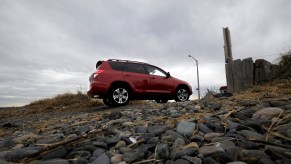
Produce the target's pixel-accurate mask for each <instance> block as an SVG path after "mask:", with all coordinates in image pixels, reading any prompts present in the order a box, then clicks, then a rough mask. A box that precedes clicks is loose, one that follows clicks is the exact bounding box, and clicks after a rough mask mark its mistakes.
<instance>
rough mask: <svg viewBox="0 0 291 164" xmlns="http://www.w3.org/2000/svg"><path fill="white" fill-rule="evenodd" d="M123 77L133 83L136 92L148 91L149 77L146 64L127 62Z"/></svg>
mask: <svg viewBox="0 0 291 164" xmlns="http://www.w3.org/2000/svg"><path fill="white" fill-rule="evenodd" d="M123 77H124V79H125V80H126V81H127V82H128V83H130V84H131V85H132V87H133V90H134V92H136V93H146V92H148V86H149V78H148V74H147V71H146V69H145V66H144V64H142V63H126V64H125V70H124V72H123Z"/></svg>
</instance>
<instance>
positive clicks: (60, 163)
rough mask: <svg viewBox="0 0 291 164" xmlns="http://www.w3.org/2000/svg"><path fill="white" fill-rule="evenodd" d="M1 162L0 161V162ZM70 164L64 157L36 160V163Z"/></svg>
mask: <svg viewBox="0 0 291 164" xmlns="http://www.w3.org/2000/svg"><path fill="white" fill-rule="evenodd" d="M0 163H1V162H0ZM52 163H56V164H70V161H68V160H66V159H61V158H55V159H50V160H45V161H37V162H36V164H52Z"/></svg>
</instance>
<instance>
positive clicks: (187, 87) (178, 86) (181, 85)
mask: <svg viewBox="0 0 291 164" xmlns="http://www.w3.org/2000/svg"><path fill="white" fill-rule="evenodd" d="M180 88H185V89H187V91H188V92H190V91H191V90H190V88H189V86H187V85H186V84H179V85H177V87H176V89H175V92H176V91H177V90H178V89H180Z"/></svg>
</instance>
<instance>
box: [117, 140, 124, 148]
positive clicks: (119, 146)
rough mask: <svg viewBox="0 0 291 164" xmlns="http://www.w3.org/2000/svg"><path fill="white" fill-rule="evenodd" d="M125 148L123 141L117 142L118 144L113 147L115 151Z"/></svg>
mask: <svg viewBox="0 0 291 164" xmlns="http://www.w3.org/2000/svg"><path fill="white" fill-rule="evenodd" d="M125 146H126V143H125V141H119V142H118V143H117V144H116V145H115V148H116V149H120V148H122V147H125Z"/></svg>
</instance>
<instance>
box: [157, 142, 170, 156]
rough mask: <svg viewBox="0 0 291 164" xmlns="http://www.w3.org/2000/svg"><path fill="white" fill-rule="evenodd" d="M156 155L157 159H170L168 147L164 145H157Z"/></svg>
mask: <svg viewBox="0 0 291 164" xmlns="http://www.w3.org/2000/svg"><path fill="white" fill-rule="evenodd" d="M156 153H157V154H158V156H159V159H168V158H169V157H170V151H169V146H168V144H166V143H160V144H158V146H157V148H156Z"/></svg>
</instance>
